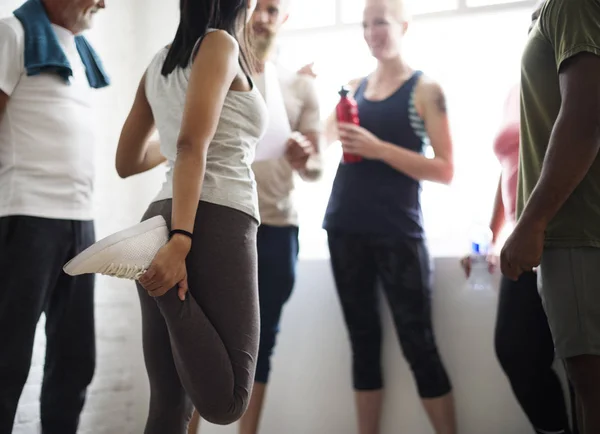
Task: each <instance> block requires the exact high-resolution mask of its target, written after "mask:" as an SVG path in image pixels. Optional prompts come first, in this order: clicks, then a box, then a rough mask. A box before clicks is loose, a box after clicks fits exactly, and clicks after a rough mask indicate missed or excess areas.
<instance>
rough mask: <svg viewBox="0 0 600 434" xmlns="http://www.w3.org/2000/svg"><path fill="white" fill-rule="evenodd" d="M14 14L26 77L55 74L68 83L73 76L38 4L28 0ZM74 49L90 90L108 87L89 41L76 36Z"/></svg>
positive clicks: (100, 64)
mask: <svg viewBox="0 0 600 434" xmlns="http://www.w3.org/2000/svg"><path fill="white" fill-rule="evenodd" d="M13 13H14V15H15V17H17V19H18V20H19V21H20V22H21V24H22V25H23V29H24V30H25V70H26V71H27V75H38V74H40V73H41V72H51V73H55V74H58V75H59V76H60V77H62V78H63V79H64V80H65V81H66V82H67V83H68V82H69V81H70V78H71V77H72V76H73V70H72V69H71V65H70V63H69V60H68V59H67V56H66V55H65V53H64V52H63V50H62V47H61V46H60V44H59V42H58V39H57V37H56V34H55V33H54V30H53V29H52V26H51V25H50V20H49V19H48V15H47V14H46V10H45V9H44V5H42V2H41V0H28V1H27V2H25V3H24V4H23V5H22V6H21V7H20V8H19V9H17V10H16V11H14V12H13ZM75 45H76V47H77V51H78V53H79V56H80V57H81V61H82V62H83V65H84V66H85V74H86V76H87V79H88V82H89V83H90V87H92V88H94V89H100V88H102V87H105V86H108V85H109V84H110V80H109V78H108V76H107V75H106V73H105V72H104V69H103V68H102V63H101V62H100V59H99V58H98V55H97V54H96V52H95V51H94V49H93V48H92V46H91V45H90V44H89V43H88V41H87V40H86V39H85V38H84V37H83V36H81V35H78V36H75Z"/></svg>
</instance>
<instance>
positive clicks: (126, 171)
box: [115, 159, 134, 179]
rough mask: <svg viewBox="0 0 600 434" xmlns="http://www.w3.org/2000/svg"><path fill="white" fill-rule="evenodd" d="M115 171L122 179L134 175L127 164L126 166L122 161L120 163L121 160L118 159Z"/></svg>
mask: <svg viewBox="0 0 600 434" xmlns="http://www.w3.org/2000/svg"><path fill="white" fill-rule="evenodd" d="M115 169H116V170H117V175H119V177H120V178H121V179H126V178H129V177H130V176H132V175H133V174H134V173H133V170H131V168H130V167H128V165H127V164H124V163H123V162H122V161H119V159H117V161H116V162H115Z"/></svg>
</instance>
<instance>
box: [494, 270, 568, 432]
mask: <svg viewBox="0 0 600 434" xmlns="http://www.w3.org/2000/svg"><path fill="white" fill-rule="evenodd" d="M495 347H496V355H497V357H498V361H499V362H500V365H501V366H502V369H503V370H504V372H505V374H506V376H507V377H508V379H509V381H510V384H511V386H512V390H513V392H514V394H515V396H516V398H517V400H518V401H519V404H520V405H521V408H522V409H523V411H524V412H525V414H526V415H527V417H528V419H529V421H530V422H531V424H532V425H533V427H534V428H535V430H536V432H540V433H546V432H549V433H570V432H571V430H570V428H569V418H568V416H567V406H566V405H565V399H564V396H565V395H564V393H563V388H562V385H561V383H560V381H559V379H558V376H557V375H556V372H555V371H554V369H553V368H552V365H553V363H554V360H555V358H554V343H553V341H552V335H551V333H550V327H549V326H548V319H547V318H546V313H545V312H544V308H543V305H542V300H541V298H540V295H539V293H538V287H537V276H536V274H535V273H534V272H528V273H524V274H522V275H521V277H520V278H519V280H518V281H516V282H513V281H512V280H510V279H508V278H506V277H503V278H502V283H501V286H500V298H499V301H498V316H497V319H496V336H495ZM571 398H572V400H573V394H571ZM573 414H574V415H575V413H573ZM575 432H576V431H575Z"/></svg>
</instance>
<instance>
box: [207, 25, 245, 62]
mask: <svg viewBox="0 0 600 434" xmlns="http://www.w3.org/2000/svg"><path fill="white" fill-rule="evenodd" d="M200 48H201V49H203V50H204V51H205V52H206V53H210V54H211V55H218V56H223V55H226V56H232V55H233V56H236V57H237V55H238V53H239V49H240V47H239V44H238V42H237V41H236V40H235V38H234V37H233V36H231V35H230V34H229V33H227V32H226V31H224V30H213V31H211V32H209V33H208V34H207V35H206V36H204V39H203V40H202V44H200ZM198 51H199V52H200V49H199V50H198Z"/></svg>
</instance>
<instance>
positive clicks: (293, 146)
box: [285, 132, 314, 170]
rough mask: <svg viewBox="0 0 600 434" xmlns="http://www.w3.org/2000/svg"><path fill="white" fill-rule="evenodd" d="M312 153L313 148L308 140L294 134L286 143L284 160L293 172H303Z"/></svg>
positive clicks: (296, 133) (298, 134)
mask: <svg viewBox="0 0 600 434" xmlns="http://www.w3.org/2000/svg"><path fill="white" fill-rule="evenodd" d="M313 152H314V148H313V145H312V143H311V142H310V140H308V139H307V138H306V137H304V136H303V135H302V134H300V133H298V132H295V133H292V136H291V137H290V138H289V139H288V141H287V145H286V151H285V159H286V160H287V162H288V163H290V166H292V167H293V168H294V170H304V169H306V163H307V162H308V159H309V158H310V156H311V155H312V154H313Z"/></svg>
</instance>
